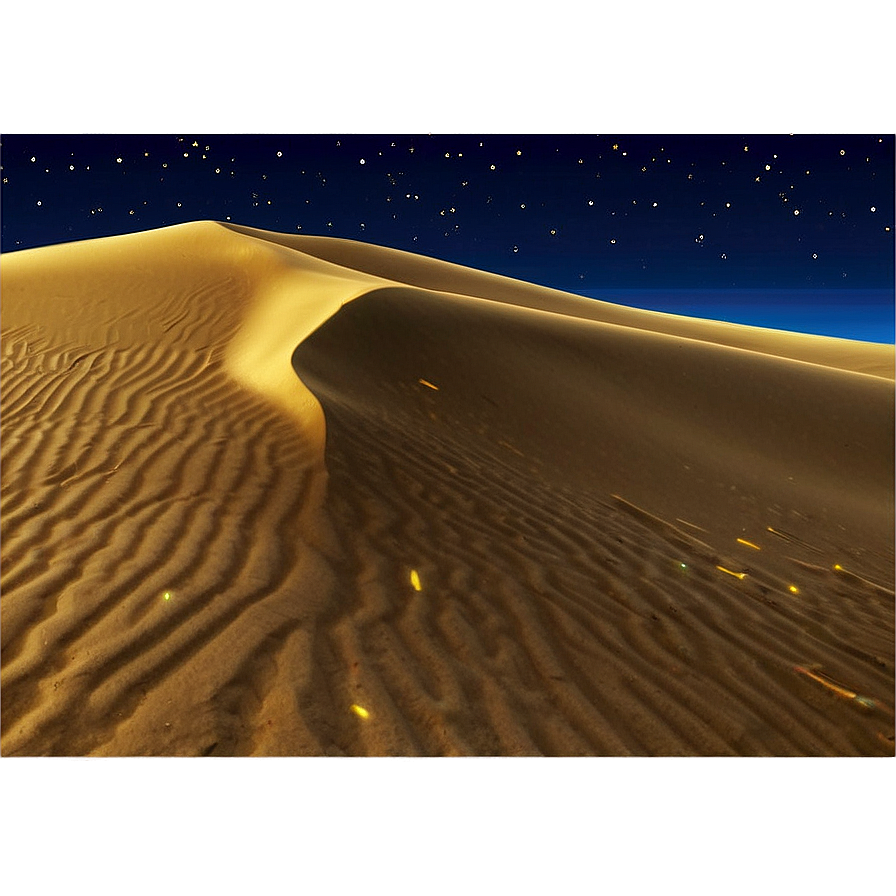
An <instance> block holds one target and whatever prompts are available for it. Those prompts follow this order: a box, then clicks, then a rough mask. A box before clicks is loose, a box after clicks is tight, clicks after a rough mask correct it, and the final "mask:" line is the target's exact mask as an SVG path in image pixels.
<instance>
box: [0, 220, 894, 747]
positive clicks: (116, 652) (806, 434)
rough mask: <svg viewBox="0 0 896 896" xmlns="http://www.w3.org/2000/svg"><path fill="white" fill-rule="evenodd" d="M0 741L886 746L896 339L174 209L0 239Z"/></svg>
mask: <svg viewBox="0 0 896 896" xmlns="http://www.w3.org/2000/svg"><path fill="white" fill-rule="evenodd" d="M2 334H3V342H2V407H0V410H2V506H0V511H2V578H0V586H2V599H0V611H2V619H0V634H2V646H0V649H2V681H0V683H2V739H0V746H2V752H3V754H4V755H35V754H37V755H46V754H54V755H88V754H90V755H247V754H254V755H322V754H326V755H389V754H397V755H461V754H462V755H471V754H472V755H492V754H500V755H519V754H526V755H539V754H544V755H594V754H598V755H605V754H613V755H616V754H637V755H678V754H699V755H717V754H748V755H768V754H772V755H816V754H826V755H827V754H837V755H857V754H858V755H892V754H893V751H894V748H893V706H892V704H893V689H894V677H893V650H894V591H893V589H894V574H893V573H894V550H893V531H894V518H893V494H894V482H893V461H894V452H893V435H894V419H893V418H894V383H893V379H894V350H893V347H892V346H881V345H871V344H865V343H857V342H850V341H846V340H837V339H830V338H827V337H817V336H806V335H800V334H788V333H782V332H775V331H769V330H762V329H757V328H751V327H743V326H737V325H732V324H724V323H716V322H711V321H702V320H694V319H689V318H682V317H676V316H674V315H666V314H658V313H653V312H647V311H638V310H635V309H630V308H625V307H622V306H617V305H613V304H610V303H606V302H596V301H592V300H589V299H583V298H580V297H577V296H573V295H569V294H566V293H561V292H557V291H554V290H550V289H544V288H541V287H537V286H534V285H532V284H526V283H521V282H518V281H514V280H509V279H507V278H503V277H498V276H496V275H493V274H487V273H484V272H480V271H473V270H470V269H466V268H462V267H459V266H457V265H451V264H448V263H445V262H441V261H436V260H434V259H428V258H423V257H421V256H415V255H410V254H408V253H403V252H399V251H397V250H391V249H384V248H380V247H376V246H370V245H365V244H360V243H353V242H349V241H345V240H334V239H328V238H324V237H300V236H285V235H281V234H274V233H267V232H263V231H257V230H251V229H249V228H243V227H236V226H229V225H223V224H217V223H213V222H200V223H193V224H186V225H180V226H177V227H170V228H164V229H162V230H157V231H149V232H146V233H140V234H133V235H128V236H120V237H113V238H109V239H102V240H93V241H88V242H83V243H71V244H66V245H61V246H53V247H47V248H43V249H36V250H27V251H23V252H16V253H12V254H7V255H4V256H3V258H2Z"/></svg>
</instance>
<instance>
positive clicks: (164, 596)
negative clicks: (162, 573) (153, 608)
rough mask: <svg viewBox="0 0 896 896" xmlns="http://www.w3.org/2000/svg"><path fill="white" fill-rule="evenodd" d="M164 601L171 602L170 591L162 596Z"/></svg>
mask: <svg viewBox="0 0 896 896" xmlns="http://www.w3.org/2000/svg"><path fill="white" fill-rule="evenodd" d="M162 600H171V592H170V591H166V592H165V593H164V594H163V595H162Z"/></svg>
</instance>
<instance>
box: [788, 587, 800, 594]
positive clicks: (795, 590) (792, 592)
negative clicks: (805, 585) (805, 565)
mask: <svg viewBox="0 0 896 896" xmlns="http://www.w3.org/2000/svg"><path fill="white" fill-rule="evenodd" d="M787 590H788V591H789V592H790V593H791V594H799V593H800V589H799V588H797V587H796V585H791V586H790V587H789V588H788V589H787Z"/></svg>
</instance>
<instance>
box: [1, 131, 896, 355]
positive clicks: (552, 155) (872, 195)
mask: <svg viewBox="0 0 896 896" xmlns="http://www.w3.org/2000/svg"><path fill="white" fill-rule="evenodd" d="M0 161H2V194H0V195H2V211H3V216H2V249H3V251H4V252H9V251H14V250H16V249H23V248H30V247H34V246H42V245H47V244H51V243H57V242H66V241H70V240H81V239H88V238H92V237H99V236H109V235H113V234H119V233H128V232H133V231H140V230H147V229H151V228H155V227H161V226H165V225H169V224H176V223H181V222H185V221H192V220H200V219H213V220H220V221H232V222H234V223H237V224H244V225H248V226H251V227H259V228H263V229H266V230H275V231H280V232H284V233H304V234H315V235H327V236H334V237H344V238H348V239H355V240H363V241H366V242H371V243H376V244H379V245H384V246H391V247H394V248H398V249H405V250H408V251H411V252H417V253H420V254H423V255H429V256H434V257H437V258H442V259H445V260H448V261H453V262H457V263H459V264H464V265H469V266H472V267H477V268H482V269H484V270H488V271H494V272H496V273H499V274H504V275H507V276H511V277H516V278H518V279H522V280H528V281H532V282H535V283H540V284H544V285H547V286H552V287H555V288H559V289H565V290H569V291H574V292H579V293H582V294H585V295H591V296H593V297H602V298H605V297H612V296H613V295H616V296H617V297H619V296H622V298H621V299H620V300H622V301H627V299H626V296H627V297H629V298H630V299H631V301H630V304H642V305H645V306H653V307H658V308H660V310H675V308H677V307H679V306H680V305H681V304H682V301H683V300H684V293H688V295H689V296H690V298H691V300H692V303H691V305H689V306H688V307H689V311H687V312H685V313H694V308H695V307H696V305H694V304H693V300H694V297H695V296H696V297H697V299H699V302H698V303H697V304H700V303H702V306H704V308H705V307H709V306H712V305H713V304H715V305H718V306H726V305H728V306H732V307H733V306H734V305H735V304H738V305H741V306H746V305H752V306H753V307H754V308H760V307H766V308H769V307H773V306H774V305H776V304H777V305H781V304H782V303H784V304H787V303H788V302H790V301H791V300H792V297H793V296H794V295H799V296H801V297H802V298H800V300H799V302H798V304H801V305H815V306H816V307H821V306H826V307H829V306H834V305H839V306H852V307H854V308H857V307H861V308H863V309H868V308H871V306H873V305H877V306H879V308H878V311H879V312H880V314H882V315H883V318H881V319H882V320H883V321H884V324H883V325H884V327H885V330H886V332H885V334H884V338H878V339H877V341H893V338H892V333H891V332H890V331H891V330H892V325H891V323H889V321H890V320H891V319H892V301H893V299H892V297H893V279H894V261H893V259H894V248H893V227H894V138H893V135H892V134H884V135H820V136H811V135H779V136H774V135H759V136H757V135H665V136H652V135H635V136H625V135H608V136H604V135H561V136H551V135H528V136H523V135H520V136H517V135H507V134H501V135H440V134H435V135H414V136H412V135H402V136H389V135H385V136H383V135H357V134H356V135H351V134H349V135H336V134H333V135H292V136H277V135H229V136H224V135H217V136H215V135H170V136H161V135H152V136H139V135H126V136H115V135H56V136H54V135H38V136H26V135H16V134H7V135H5V136H3V138H2V147H0ZM795 290H800V291H801V292H800V293H795V292H792V291H795ZM732 291H736V299H735V298H734V296H735V293H734V292H732ZM774 291H777V293H775V292H774ZM785 292H786V293H787V295H789V296H790V297H791V298H790V299H788V298H786V296H785ZM776 296H777V298H776ZM645 297H646V298H645ZM697 313H699V311H698V312H697ZM856 313H857V312H856ZM863 313H864V312H863ZM706 316H712V315H711V314H706ZM770 320H771V319H770ZM745 322H756V323H761V313H760V320H758V321H753V320H750V321H745ZM769 325H778V323H776V322H775V321H774V320H771V322H770V323H769ZM788 328H789V327H788ZM792 328H794V329H809V330H811V329H813V327H812V326H811V325H810V326H799V325H797V326H794V327H792ZM887 328H888V329H887ZM814 329H816V330H818V329H819V327H818V326H816V327H815V328H814ZM832 335H836V333H835V334H832ZM844 335H848V334H844ZM853 338H867V337H862V336H853Z"/></svg>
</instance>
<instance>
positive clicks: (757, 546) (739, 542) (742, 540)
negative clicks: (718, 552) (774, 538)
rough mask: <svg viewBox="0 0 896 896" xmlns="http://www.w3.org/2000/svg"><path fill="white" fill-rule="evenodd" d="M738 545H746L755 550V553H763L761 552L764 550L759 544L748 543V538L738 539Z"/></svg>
mask: <svg viewBox="0 0 896 896" xmlns="http://www.w3.org/2000/svg"><path fill="white" fill-rule="evenodd" d="M737 543H738V544H745V545H746V546H747V547H748V548H753V550H754V551H761V550H762V548H761V547H759V545H758V544H753V542H752V541H747V539H746V538H738V539H737Z"/></svg>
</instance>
